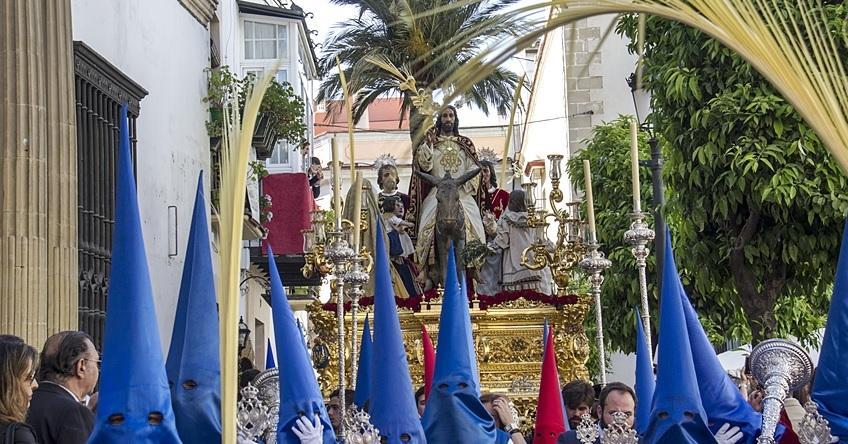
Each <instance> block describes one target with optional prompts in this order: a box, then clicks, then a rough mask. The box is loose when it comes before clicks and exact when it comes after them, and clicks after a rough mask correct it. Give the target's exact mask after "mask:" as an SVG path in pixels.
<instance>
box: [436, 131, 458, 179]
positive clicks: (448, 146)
mask: <svg viewBox="0 0 848 444" xmlns="http://www.w3.org/2000/svg"><path fill="white" fill-rule="evenodd" d="M440 148H441V150H442V157H441V159H439V163H440V164H441V165H442V167H443V168H444V169H445V171H450V173H451V176H453V177H456V176H458V174H457V172H458V171H459V167H460V166H461V165H462V158H461V157H460V148H459V146H458V145H457V144H456V142H454V141H453V140H447V141H445V142H443V143H441V147H440Z"/></svg>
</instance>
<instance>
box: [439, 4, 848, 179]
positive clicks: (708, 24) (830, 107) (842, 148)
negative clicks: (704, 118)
mask: <svg viewBox="0 0 848 444" xmlns="http://www.w3.org/2000/svg"><path fill="white" fill-rule="evenodd" d="M798 1H799V2H801V3H803V8H802V12H801V17H800V20H793V19H790V18H788V17H786V16H785V15H784V14H782V13H781V12H780V9H779V4H780V3H779V2H774V1H772V2H769V1H767V0H724V1H715V0H642V1H639V2H633V1H632V0H570V1H569V0H551V1H548V2H542V3H536V4H534V5H528V6H525V7H521V8H517V9H516V10H515V11H511V12H509V13H507V14H504V15H505V16H506V17H505V18H509V17H511V16H512V17H514V16H516V15H517V14H523V13H527V12H528V11H531V10H533V9H536V10H542V9H544V8H547V7H552V6H553V7H561V9H560V10H559V13H558V14H556V15H554V16H552V17H551V18H550V20H545V21H538V22H536V23H535V24H534V29H533V30H532V31H530V32H527V33H524V34H523V35H521V36H520V37H518V38H517V39H515V40H513V41H512V42H509V43H507V44H504V45H500V46H497V47H492V48H489V49H487V50H485V51H483V52H481V53H480V54H478V55H476V56H475V57H474V58H472V59H471V60H469V62H468V63H466V64H465V65H464V66H463V67H462V68H461V69H459V70H457V71H455V72H452V73H450V74H449V75H447V76H446V77H445V80H444V83H447V84H452V85H455V87H456V88H455V91H454V92H453V93H452V95H453V97H460V96H461V95H462V94H464V93H465V92H466V91H469V90H471V89H472V88H474V85H475V84H476V83H477V82H479V81H480V80H482V79H484V78H485V77H487V76H488V75H489V74H491V73H492V72H494V71H495V70H496V69H497V67H498V66H500V65H501V64H502V63H503V62H505V61H506V60H508V59H509V58H510V57H512V56H513V55H515V54H517V53H518V52H519V51H521V50H522V49H523V48H525V47H527V46H529V45H530V44H532V43H533V42H535V41H536V39H538V38H540V37H542V36H543V35H544V34H545V33H547V32H548V31H550V30H553V29H556V28H559V27H561V26H564V25H566V24H568V23H571V22H574V21H575V20H579V19H583V18H587V17H591V16H596V15H601V14H610V13H641V14H651V15H656V16H660V17H663V18H666V19H670V20H673V21H677V22H681V23H683V24H686V25H688V26H692V27H693V28H696V29H698V30H700V31H702V32H704V33H706V34H708V35H710V36H711V37H713V38H715V39H717V40H718V41H720V42H722V43H723V44H725V45H726V46H728V47H730V48H731V49H733V50H734V51H736V52H737V53H738V54H739V55H740V56H741V57H742V58H744V59H745V60H746V61H748V62H749V63H750V64H751V65H752V66H753V67H754V68H755V69H756V70H757V71H759V72H760V73H761V74H762V75H763V76H764V77H765V78H766V79H768V80H769V82H771V84H772V85H773V86H774V87H775V88H776V89H777V90H778V91H779V92H780V93H781V94H782V95H783V96H784V98H785V99H786V100H787V101H789V102H790V103H792V105H793V106H794V107H795V109H796V111H798V113H799V114H800V115H801V116H802V117H803V118H804V120H805V121H806V122H807V124H809V125H810V127H811V128H813V129H814V130H815V132H816V133H817V134H818V135H819V137H820V138H821V140H822V141H823V142H824V144H825V145H826V146H827V147H828V149H829V150H830V151H831V153H833V155H834V157H835V158H836V159H837V160H838V161H839V163H840V165H841V166H842V168H843V171H844V172H846V173H848V76H846V75H845V68H844V65H843V61H842V58H841V57H840V53H839V49H837V47H836V44H835V42H834V39H833V37H832V36H830V35H829V34H828V33H826V32H824V31H822V29H825V27H826V26H827V24H826V23H822V17H821V16H817V15H816V14H815V13H814V12H813V11H816V10H817V6H820V5H821V2H819V1H815V0H798ZM469 38H471V37H469ZM843 40H845V37H844V36H843ZM843 43H848V42H844V41H843Z"/></svg>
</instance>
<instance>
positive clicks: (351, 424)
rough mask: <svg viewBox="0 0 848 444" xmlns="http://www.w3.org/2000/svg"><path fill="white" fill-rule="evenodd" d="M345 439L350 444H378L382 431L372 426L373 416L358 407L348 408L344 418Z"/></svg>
mask: <svg viewBox="0 0 848 444" xmlns="http://www.w3.org/2000/svg"><path fill="white" fill-rule="evenodd" d="M344 423H345V427H344V439H345V443H348V444H378V443H379V442H380V431H379V430H377V428H376V427H374V425H373V424H371V415H369V414H368V413H367V412H366V411H364V410H360V409H358V408H357V407H356V406H353V405H352V406H350V407H348V410H347V412H345V417H344Z"/></svg>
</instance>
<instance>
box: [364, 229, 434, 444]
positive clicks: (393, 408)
mask: <svg viewBox="0 0 848 444" xmlns="http://www.w3.org/2000/svg"><path fill="white" fill-rule="evenodd" d="M382 233H383V226H382V224H381V223H378V232H377V241H376V242H377V243H376V245H375V248H374V251H375V252H376V253H375V254H376V258H375V261H374V267H375V268H376V270H375V274H374V277H375V282H374V341H373V345H374V348H373V350H372V355H371V400H370V401H371V410H370V414H371V423H372V424H373V425H374V426H375V427H376V428H377V429H378V430H379V431H380V435H381V436H382V437H383V438H384V439H385V440H384V441H383V442H384V443H387V444H401V443H412V444H420V443H426V442H427V440H426V439H425V437H424V431H423V430H422V428H421V421H420V420H419V419H418V409H417V408H416V407H415V395H414V389H413V388H412V379H411V378H410V377H409V364H408V363H407V360H406V350H405V349H404V346H403V336H401V331H400V320H399V319H398V314H397V306H396V305H395V296H394V292H393V291H392V281H391V277H390V274H389V272H390V270H389V267H391V264H389V258H388V255H387V254H386V247H385V240H384V239H385V236H383V235H382Z"/></svg>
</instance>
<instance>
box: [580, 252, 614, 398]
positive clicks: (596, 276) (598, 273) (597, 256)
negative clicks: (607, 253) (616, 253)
mask: <svg viewBox="0 0 848 444" xmlns="http://www.w3.org/2000/svg"><path fill="white" fill-rule="evenodd" d="M600 246H601V245H600V244H598V243H597V242H592V243H590V244H589V245H588V248H589V252H588V253H586V257H585V258H583V260H582V261H580V268H582V269H584V270H586V273H587V274H589V283H590V284H592V296H593V298H594V300H595V324H597V325H596V326H595V330H596V334H595V338H596V339H597V342H598V344H597V345H598V361H599V362H598V368H599V372H600V373H601V384H603V385H606V383H607V364H606V351H605V350H604V316H603V311H602V310H603V308H602V306H601V284H603V283H604V276H603V272H604V270H606V269H607V268H609V267H611V266H612V262H611V261H610V260H609V259H607V258H605V257H604V253H603V252H601V251H599V250H598V248H599V247H600Z"/></svg>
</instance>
